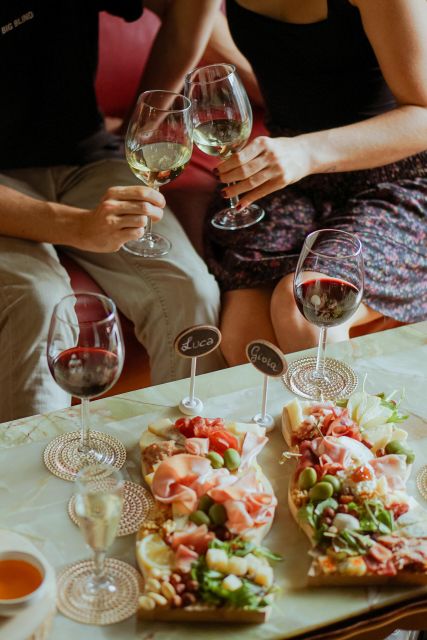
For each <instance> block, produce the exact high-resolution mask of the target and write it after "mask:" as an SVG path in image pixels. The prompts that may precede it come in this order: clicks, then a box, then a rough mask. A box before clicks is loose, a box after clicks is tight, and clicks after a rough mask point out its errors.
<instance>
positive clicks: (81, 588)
mask: <svg viewBox="0 0 427 640" xmlns="http://www.w3.org/2000/svg"><path fill="white" fill-rule="evenodd" d="M124 485H125V483H124V480H123V477H122V474H121V473H120V472H119V471H118V470H117V469H115V468H114V467H111V466H109V465H104V464H101V465H99V464H95V465H88V466H86V467H84V468H83V469H81V470H80V471H79V473H78V475H77V478H76V489H77V492H76V503H75V511H76V516H77V519H78V524H79V527H80V529H81V531H82V534H83V537H84V539H85V541H86V544H87V545H88V546H89V547H90V548H91V549H92V551H93V554H94V556H93V561H91V560H89V561H83V562H78V563H75V564H72V565H70V566H68V567H67V568H66V569H65V570H64V571H63V572H62V573H61V574H60V576H59V577H58V605H59V609H60V610H61V611H62V613H64V615H66V616H68V617H70V618H73V619H74V620H78V621H79V622H84V623H91V624H111V623H113V622H118V621H120V620H124V619H125V618H127V617H128V616H130V615H132V614H133V613H134V612H135V611H136V608H137V602H138V591H139V580H138V574H137V573H136V571H135V569H133V567H131V566H130V565H128V564H126V563H125V562H120V561H119V560H115V559H108V560H107V559H106V553H107V550H108V549H109V548H110V546H111V545H112V543H113V541H114V539H115V537H116V534H117V530H118V526H119V521H120V516H121V513H122V508H123V499H124Z"/></svg>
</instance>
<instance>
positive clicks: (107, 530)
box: [75, 492, 123, 551]
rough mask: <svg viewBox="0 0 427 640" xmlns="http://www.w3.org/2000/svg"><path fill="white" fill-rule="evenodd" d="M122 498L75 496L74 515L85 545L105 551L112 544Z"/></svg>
mask: <svg viewBox="0 0 427 640" xmlns="http://www.w3.org/2000/svg"><path fill="white" fill-rule="evenodd" d="M122 506H123V497H122V496H121V495H118V494H113V493H108V492H107V493H102V492H100V493H88V494H87V495H84V494H83V495H81V494H77V495H76V506H75V509H76V515H77V517H78V520H79V526H80V529H81V530H82V533H83V536H84V538H85V540H86V542H87V544H88V545H89V546H90V547H91V548H92V549H93V550H94V551H105V550H106V549H108V548H109V547H110V546H111V544H112V543H113V540H114V538H115V537H116V534H117V530H118V527H119V522H120V516H121V513H122Z"/></svg>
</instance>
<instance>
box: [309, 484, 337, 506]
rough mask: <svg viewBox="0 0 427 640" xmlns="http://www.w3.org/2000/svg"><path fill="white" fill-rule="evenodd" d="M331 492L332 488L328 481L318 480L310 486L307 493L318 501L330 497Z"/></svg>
mask: <svg viewBox="0 0 427 640" xmlns="http://www.w3.org/2000/svg"><path fill="white" fill-rule="evenodd" d="M333 492H334V488H333V486H332V485H331V483H330V482H318V483H317V484H315V485H314V487H311V489H310V491H309V494H308V495H309V497H310V499H311V500H313V501H315V502H319V501H320V500H327V499H328V498H331V497H332V494H333Z"/></svg>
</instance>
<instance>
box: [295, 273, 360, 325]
mask: <svg viewBox="0 0 427 640" xmlns="http://www.w3.org/2000/svg"><path fill="white" fill-rule="evenodd" d="M295 301H296V303H297V306H298V309H299V310H300V312H301V313H302V314H303V316H304V318H305V319H306V320H308V321H309V322H311V324H314V325H316V326H317V327H335V326H337V325H339V324H341V323H343V322H345V321H346V320H348V319H349V318H351V316H352V315H353V313H354V312H355V311H356V309H357V307H358V306H359V290H358V288H357V287H356V286H355V285H353V284H351V283H350V282H346V281H345V280H340V279H339V278H313V279H312V280H306V281H305V282H302V283H301V284H298V285H297V286H296V287H295Z"/></svg>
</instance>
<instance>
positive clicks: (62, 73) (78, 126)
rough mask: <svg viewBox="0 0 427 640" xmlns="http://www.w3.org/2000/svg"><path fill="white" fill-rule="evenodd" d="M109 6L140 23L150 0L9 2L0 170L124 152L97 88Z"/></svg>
mask: <svg viewBox="0 0 427 640" xmlns="http://www.w3.org/2000/svg"><path fill="white" fill-rule="evenodd" d="M103 10H105V11H108V12H109V13H112V14H114V15H117V16H121V17H123V18H125V20H127V21H132V20H136V19H137V18H139V16H140V15H141V14H142V10H143V2H142V0H1V2H0V78H1V85H2V90H1V94H0V95H1V100H0V169H12V168H18V167H31V166H48V165H59V164H84V163H85V162H88V161H91V160H97V159H100V158H101V157H105V156H106V155H111V154H112V155H114V154H116V153H117V148H118V145H117V142H116V140H115V138H114V136H111V135H108V134H107V133H106V132H105V130H104V128H103V119H102V116H101V114H100V112H99V110H98V107H97V103H96V96H95V88H94V81H95V73H96V68H97V62H98V13H99V11H103ZM112 55H114V52H112ZM130 64H131V62H130Z"/></svg>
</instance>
